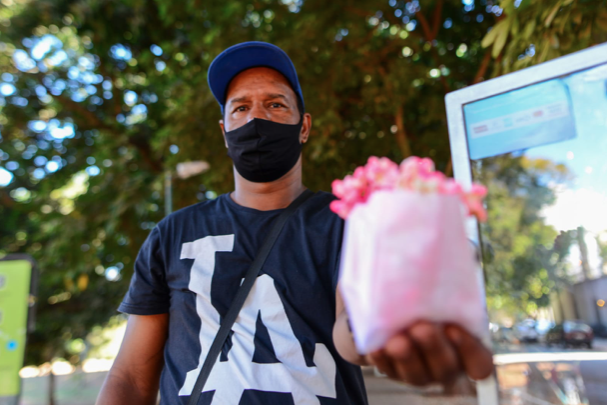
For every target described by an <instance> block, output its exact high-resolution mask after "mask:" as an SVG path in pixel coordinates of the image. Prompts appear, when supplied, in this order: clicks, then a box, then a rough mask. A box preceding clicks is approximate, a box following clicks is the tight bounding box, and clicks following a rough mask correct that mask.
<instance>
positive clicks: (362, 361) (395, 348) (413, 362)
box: [333, 287, 493, 386]
mask: <svg viewBox="0 0 607 405" xmlns="http://www.w3.org/2000/svg"><path fill="white" fill-rule="evenodd" d="M333 342H334V343H335V347H336V348H337V351H338V352H339V354H340V355H341V357H343V358H344V359H345V360H347V361H349V362H350V363H353V364H358V365H361V366H364V365H373V366H375V367H377V368H378V369H379V371H381V372H383V373H384V374H386V375H388V377H390V378H393V379H395V380H399V381H402V382H404V383H407V384H412V385H418V386H420V385H426V384H431V383H440V384H443V385H445V386H447V385H449V384H450V383H451V382H453V381H454V380H455V379H456V378H457V377H458V376H459V375H461V374H463V373H466V374H467V375H468V376H469V377H470V378H472V379H475V380H481V379H483V378H487V377H489V376H490V375H491V373H492V372H493V356H492V354H491V352H490V351H489V350H488V349H487V348H486V347H485V346H484V345H483V344H482V343H481V342H480V341H479V340H478V339H477V338H476V337H474V336H472V335H470V334H469V333H468V332H466V331H465V330H464V329H463V328H461V327H459V326H457V325H444V324H437V323H432V322H426V321H420V322H417V323H415V324H414V325H412V326H410V327H409V328H407V329H406V330H404V331H402V332H401V333H399V334H397V335H395V336H393V337H392V338H391V339H390V340H389V341H388V342H387V343H386V345H385V346H384V347H383V349H381V350H378V351H376V352H374V353H371V354H369V355H367V356H361V355H360V354H358V352H357V351H356V347H355V345H354V339H353V337H352V333H351V331H350V327H349V322H348V315H347V313H346V310H345V306H344V302H343V300H342V297H341V293H340V292H339V287H338V290H337V294H336V320H335V326H334V328H333Z"/></svg>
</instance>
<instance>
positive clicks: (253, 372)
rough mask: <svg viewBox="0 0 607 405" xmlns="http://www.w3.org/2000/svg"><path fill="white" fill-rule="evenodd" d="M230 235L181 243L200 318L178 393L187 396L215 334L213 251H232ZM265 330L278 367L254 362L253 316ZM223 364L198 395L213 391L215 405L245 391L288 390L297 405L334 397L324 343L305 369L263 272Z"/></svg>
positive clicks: (233, 401) (232, 404)
mask: <svg viewBox="0 0 607 405" xmlns="http://www.w3.org/2000/svg"><path fill="white" fill-rule="evenodd" d="M233 249H234V235H222V236H207V237H205V238H202V239H198V240H195V241H194V242H189V243H184V244H183V246H182V249H181V259H194V264H193V265H192V270H191V273H190V285H189V288H190V290H192V291H194V292H195V293H196V311H197V312H198V315H199V316H200V320H201V324H202V325H201V328H200V346H201V348H202V351H201V354H200V359H199V363H198V367H197V368H196V369H194V370H191V371H189V372H188V373H187V375H186V379H185V382H184V384H183V387H181V390H180V391H179V395H190V394H191V393H192V389H193V388H194V384H195V383H196V378H197V377H198V374H199V373H200V369H201V367H202V363H203V362H204V358H205V357H206V354H207V352H208V351H209V348H210V347H211V343H212V342H213V339H214V337H215V335H216V334H217V331H218V330H219V313H218V312H217V310H216V309H215V307H213V305H212V304H211V301H210V300H211V280H212V279H213V272H214V270H215V253H216V252H231V251H232V250H233ZM259 315H261V319H262V321H263V323H264V325H265V326H266V328H267V330H268V334H269V335H270V339H271V341H272V346H273V347H274V352H275V353H276V358H277V359H278V360H279V361H280V363H275V364H258V363H253V361H252V360H253V354H254V352H255V344H254V338H255V324H256V321H257V317H258V316H259ZM232 331H233V332H234V333H233V335H232V342H233V345H232V348H231V349H230V353H229V356H228V359H229V360H228V361H226V362H219V360H218V361H217V363H216V364H215V366H214V367H213V371H212V372H211V375H210V376H209V379H208V380H207V382H206V385H205V387H204V390H203V392H207V391H215V394H214V395H213V401H212V403H213V404H215V405H238V403H239V402H240V398H241V396H242V393H243V392H244V390H246V389H254V390H259V391H272V392H286V393H288V392H290V393H291V394H292V395H293V402H294V403H295V404H297V405H302V404H305V405H308V404H309V405H319V404H320V401H319V400H318V397H317V396H323V397H329V398H335V397H336V392H335V374H336V365H335V361H334V360H333V357H331V354H330V353H329V350H328V349H327V347H326V346H325V345H324V344H320V343H317V344H316V348H315V352H314V364H315V365H316V367H308V366H307V365H306V362H305V359H304V356H303V352H302V350H301V344H300V343H299V341H298V340H297V338H296V337H295V334H294V333H293V329H292V328H291V324H290V323H289V319H288V318H287V314H286V313H285V309H284V305H283V303H282V301H281V299H280V296H279V295H278V292H277V291H276V288H275V286H274V280H273V279H272V278H271V277H270V276H268V275H266V274H264V275H262V276H260V277H258V278H257V280H256V281H255V285H254V286H253V289H252V290H251V293H250V294H249V296H248V298H247V300H246V302H245V304H244V306H243V308H242V310H241V311H240V314H239V316H238V318H237V319H236V322H235V323H234V326H233V327H232Z"/></svg>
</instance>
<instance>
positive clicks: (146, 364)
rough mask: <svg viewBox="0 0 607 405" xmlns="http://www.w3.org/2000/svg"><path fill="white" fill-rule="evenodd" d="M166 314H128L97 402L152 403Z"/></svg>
mask: <svg viewBox="0 0 607 405" xmlns="http://www.w3.org/2000/svg"><path fill="white" fill-rule="evenodd" d="M168 325H169V315H168V314H161V315H145V316H143V315H130V316H129V320H128V323H127V328H126V333H125V335H124V340H123V341H122V345H121V346H120V351H119V352H118V356H117V357H116V360H115V361H114V364H113V366H112V368H111V369H110V371H109V373H108V375H107V377H106V379H105V382H104V383H103V386H102V387H101V392H100V393H99V397H98V398H97V402H96V405H122V404H124V405H153V404H156V400H157V397H158V384H159V380H160V372H161V370H162V367H163V364H164V356H163V352H164V345H165V342H166V339H167V333H168Z"/></svg>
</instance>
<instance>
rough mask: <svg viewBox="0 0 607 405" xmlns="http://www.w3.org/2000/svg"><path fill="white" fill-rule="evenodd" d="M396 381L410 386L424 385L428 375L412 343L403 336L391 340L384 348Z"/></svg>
mask: <svg viewBox="0 0 607 405" xmlns="http://www.w3.org/2000/svg"><path fill="white" fill-rule="evenodd" d="M384 350H385V353H386V355H387V356H388V357H389V358H390V361H391V363H392V367H393V368H394V370H395V371H396V374H397V375H398V379H399V380H401V381H404V382H406V383H408V384H412V385H417V386H421V385H426V384H428V383H429V382H430V378H431V377H430V374H429V372H428V369H427V367H426V365H425V364H424V361H423V359H422V358H421V356H420V355H419V353H418V350H417V348H416V347H415V346H414V345H413V342H412V341H411V339H410V338H409V337H407V336H406V335H405V334H399V335H396V336H394V337H393V338H391V339H390V340H389V341H388V343H387V344H386V347H385V349H384Z"/></svg>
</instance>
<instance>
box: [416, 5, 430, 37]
mask: <svg viewBox="0 0 607 405" xmlns="http://www.w3.org/2000/svg"><path fill="white" fill-rule="evenodd" d="M415 17H417V19H418V20H419V23H420V24H421V25H422V30H423V31H424V37H425V39H426V41H428V42H431V41H432V39H431V38H432V30H431V29H430V25H429V24H428V20H426V17H424V15H423V14H422V11H421V9H420V10H419V11H418V12H417V13H415Z"/></svg>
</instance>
